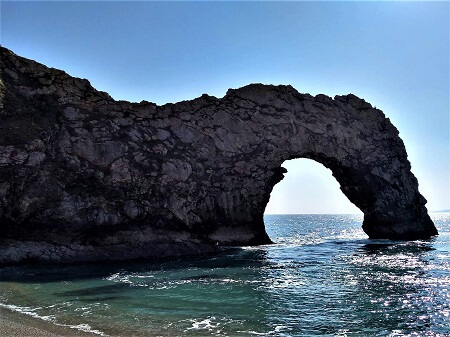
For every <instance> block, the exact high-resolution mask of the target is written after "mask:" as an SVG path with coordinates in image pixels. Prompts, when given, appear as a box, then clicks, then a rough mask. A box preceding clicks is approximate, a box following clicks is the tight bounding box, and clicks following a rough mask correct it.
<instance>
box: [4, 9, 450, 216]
mask: <svg viewBox="0 0 450 337" xmlns="http://www.w3.org/2000/svg"><path fill="white" fill-rule="evenodd" d="M0 6H1V44H2V45H3V46H5V47H7V48H10V49H12V50H13V51H14V52H16V53H18V54H20V55H22V56H25V57H28V58H31V59H35V60H37V61H39V62H41V63H44V64H46V65H49V66H52V67H55V68H60V69H64V70H65V71H67V72H68V73H69V74H71V75H73V76H78V77H83V78H88V79H89V80H90V81H91V83H92V84H93V85H94V86H95V87H96V88H98V89H100V90H104V91H107V92H109V93H110V94H111V95H112V96H113V97H114V98H116V99H126V100H131V101H140V100H143V99H146V100H149V101H153V102H155V103H158V104H161V103H165V102H176V101H180V100H185V99H192V98H194V97H197V96H199V95H201V94H202V93H209V94H211V95H215V96H217V97H221V96H223V95H224V94H225V92H226V90H227V89H228V88H230V87H231V88H236V87H240V86H243V85H245V84H248V83H252V82H262V83H268V84H269V83H270V84H291V85H292V86H294V87H295V88H296V89H297V90H299V91H300V92H308V93H311V94H318V93H325V94H327V95H330V96H334V95H336V94H347V93H350V92H351V93H354V94H356V95H358V96H360V97H363V98H364V99H366V100H367V101H369V102H371V103H372V104H374V105H376V106H377V107H378V108H380V109H382V110H383V111H384V112H385V113H386V115H387V116H388V117H389V118H390V119H391V120H392V122H393V123H394V125H395V126H396V127H397V128H398V129H399V130H400V136H401V137H402V138H403V140H404V142H405V145H406V149H407V151H408V153H409V158H410V161H411V163H412V169H413V172H414V174H415V175H416V176H417V178H418V179H419V185H420V186H419V189H420V191H421V192H422V193H423V194H424V196H425V197H426V198H427V199H428V201H429V202H428V209H429V210H439V209H446V208H450V182H449V180H450V178H449V175H450V164H449V161H450V159H449V157H450V142H449V128H450V125H449V124H450V122H449V21H450V19H449V3H448V2H434V3H431V2H258V3H256V2H128V3H125V2H80V1H78V2H17V1H11V2H9V1H1V3H0ZM287 165H288V166H289V167H288V169H289V173H288V174H287V177H286V179H285V180H284V181H282V182H281V183H280V184H278V185H277V186H276V188H275V192H274V193H273V197H272V199H271V202H270V204H269V206H268V209H267V212H269V213H335V212H340V213H345V212H354V211H355V208H354V207H353V206H352V205H351V204H350V203H349V202H348V201H347V200H345V199H344V198H345V197H344V196H343V194H342V193H341V192H340V191H339V190H338V184H337V183H336V182H335V181H334V180H333V179H334V178H332V177H331V174H330V173H329V171H328V170H326V169H325V168H323V167H320V165H318V164H315V163H310V162H309V161H307V160H298V161H296V162H292V163H291V162H290V163H287Z"/></svg>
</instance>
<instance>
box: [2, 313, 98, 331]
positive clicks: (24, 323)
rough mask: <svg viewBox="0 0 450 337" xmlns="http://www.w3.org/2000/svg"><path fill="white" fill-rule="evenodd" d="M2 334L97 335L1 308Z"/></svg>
mask: <svg viewBox="0 0 450 337" xmlns="http://www.w3.org/2000/svg"><path fill="white" fill-rule="evenodd" d="M0 336H2V337H60V336H96V335H94V334H91V333H87V332H82V331H79V330H75V329H71V328H69V327H64V326H58V325H55V324H52V323H50V322H46V321H43V320H40V319H38V318H33V317H30V316H27V315H24V314H19V313H16V312H14V311H11V310H9V309H6V308H0Z"/></svg>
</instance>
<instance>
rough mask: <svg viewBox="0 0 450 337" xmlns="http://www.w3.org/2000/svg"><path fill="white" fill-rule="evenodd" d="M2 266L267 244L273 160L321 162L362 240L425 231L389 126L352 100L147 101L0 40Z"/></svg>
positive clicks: (277, 166) (280, 95)
mask: <svg viewBox="0 0 450 337" xmlns="http://www.w3.org/2000/svg"><path fill="white" fill-rule="evenodd" d="M0 56H1V62H0V66H1V67H0V70H1V82H0V109H1V110H0V111H1V112H0V231H1V238H2V239H1V240H2V241H1V248H0V262H3V263H5V262H6V263H8V262H20V261H26V260H38V261H51V262H67V261H83V260H104V259H126V258H141V257H152V256H153V257H154V256H169V255H181V254H193V253H199V252H207V251H214V250H215V249H216V247H217V245H219V247H220V246H222V245H257V244H265V243H270V239H269V237H268V236H267V234H266V232H265V229H264V222H263V213H264V209H265V206H266V204H267V202H268V201H269V197H270V193H271V191H272V188H273V186H274V185H275V184H276V183H278V182H279V181H280V180H281V179H283V175H284V173H286V170H285V169H284V168H283V167H282V166H281V165H282V163H283V162H284V161H285V160H288V159H292V158H310V159H313V160H315V161H317V162H319V163H322V164H323V165H324V166H326V167H327V168H329V169H331V170H332V172H333V175H334V176H335V178H336V179H337V181H338V182H339V183H340V185H341V189H342V191H343V192H344V194H345V195H346V196H347V197H348V199H349V200H350V201H351V202H353V203H354V204H355V205H356V206H358V207H359V208H360V209H361V210H362V211H363V212H364V224H363V229H364V231H365V232H366V233H367V234H368V235H369V237H370V238H387V239H426V238H429V237H431V236H433V235H435V234H437V231H436V228H435V227H434V224H433V223H432V221H431V220H430V218H429V216H428V214H427V210H426V208H425V206H424V205H425V203H426V200H425V199H424V198H423V197H422V196H421V195H420V193H419V192H418V183H417V180H416V178H415V177H414V175H413V174H412V173H411V170H410V169H411V167H410V163H409V162H408V159H407V154H406V150H405V147H404V145H403V142H402V140H401V139H400V138H399V135H398V131H397V129H396V128H395V127H394V126H393V125H392V124H391V123H390V121H389V119H387V118H385V116H384V114H383V112H382V111H380V110H378V109H376V108H374V107H372V106H371V105H370V104H369V103H367V102H365V101H364V100H362V99H360V98H358V97H356V96H354V95H351V94H350V95H346V96H336V97H335V98H334V99H332V98H330V97H328V96H325V95H317V96H315V97H313V96H311V95H309V94H300V93H298V92H297V91H296V90H295V89H294V88H292V87H291V86H269V85H261V84H251V85H248V86H246V87H243V88H240V89H236V90H231V89H230V90H229V91H228V92H227V94H226V95H225V97H223V98H220V99H218V98H215V97H211V96H208V95H203V96H201V97H199V98H197V99H194V100H192V101H183V102H179V103H176V104H165V105H163V106H157V105H155V104H153V103H149V102H146V101H142V102H140V103H129V102H125V101H115V100H113V99H112V98H111V97H110V96H109V95H108V94H106V93H104V92H100V91H97V90H95V89H94V88H93V87H92V86H91V85H90V83H89V82H88V81H87V80H83V79H79V78H73V77H71V76H69V75H68V74H66V73H65V72H63V71H60V70H56V69H51V68H47V67H46V66H44V65H42V64H39V63H36V62H34V61H31V60H28V59H25V58H22V57H19V56H17V55H15V54H14V53H12V52H11V51H9V50H7V49H5V48H1V50H0Z"/></svg>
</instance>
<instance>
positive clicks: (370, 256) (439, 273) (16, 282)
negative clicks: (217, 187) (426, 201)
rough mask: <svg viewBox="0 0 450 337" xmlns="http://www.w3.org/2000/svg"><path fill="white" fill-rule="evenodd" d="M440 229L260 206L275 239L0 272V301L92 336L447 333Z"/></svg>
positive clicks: (445, 243) (447, 221) (443, 228)
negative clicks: (390, 236)
mask: <svg viewBox="0 0 450 337" xmlns="http://www.w3.org/2000/svg"><path fill="white" fill-rule="evenodd" d="M431 217H432V219H433V220H434V222H435V224H436V226H437V228H438V230H439V233H440V235H439V236H437V237H435V238H432V239H430V240H423V241H412V242H406V241H389V240H369V239H368V238H367V236H366V234H364V232H363V231H362V230H361V224H362V215H341V214H340V215H323V214H320V215H318V214H315V215H314V214H311V215H307V214H302V215H266V216H265V223H266V229H267V232H268V234H269V236H270V237H271V239H272V240H273V241H274V242H275V244H272V245H266V246H259V247H236V248H230V249H228V250H226V251H223V252H220V253H217V254H214V255H208V256H199V257H189V258H180V259H175V260H174V259H172V260H161V261H146V262H142V261H141V262H126V263H125V262H123V263H106V264H105V263H103V264H99V263H97V264H76V265H34V266H33V265H29V266H14V267H3V268H1V269H0V306H1V307H3V308H7V309H10V310H14V311H16V312H19V313H21V314H23V315H28V316H32V317H35V318H36V319H41V320H45V321H49V322H52V323H54V324H57V325H62V326H67V327H70V328H73V329H78V330H83V331H90V332H91V333H93V334H94V335H98V336H127V337H130V336H449V335H450V213H431Z"/></svg>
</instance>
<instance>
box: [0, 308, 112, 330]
mask: <svg viewBox="0 0 450 337" xmlns="http://www.w3.org/2000/svg"><path fill="white" fill-rule="evenodd" d="M0 307H3V308H6V309H9V310H11V311H14V312H18V313H20V314H24V315H27V316H31V317H33V318H37V319H41V320H43V321H46V322H50V323H52V324H55V325H58V326H64V327H68V328H70V329H76V330H80V331H83V332H89V333H93V334H96V335H99V336H103V337H108V335H107V334H105V333H104V332H102V331H100V330H96V329H92V327H91V326H90V325H89V324H77V325H71V324H62V323H58V322H56V317H55V316H51V315H50V316H42V315H39V314H38V313H36V312H35V311H36V310H38V308H31V307H21V306H17V305H13V304H6V303H1V302H0Z"/></svg>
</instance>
